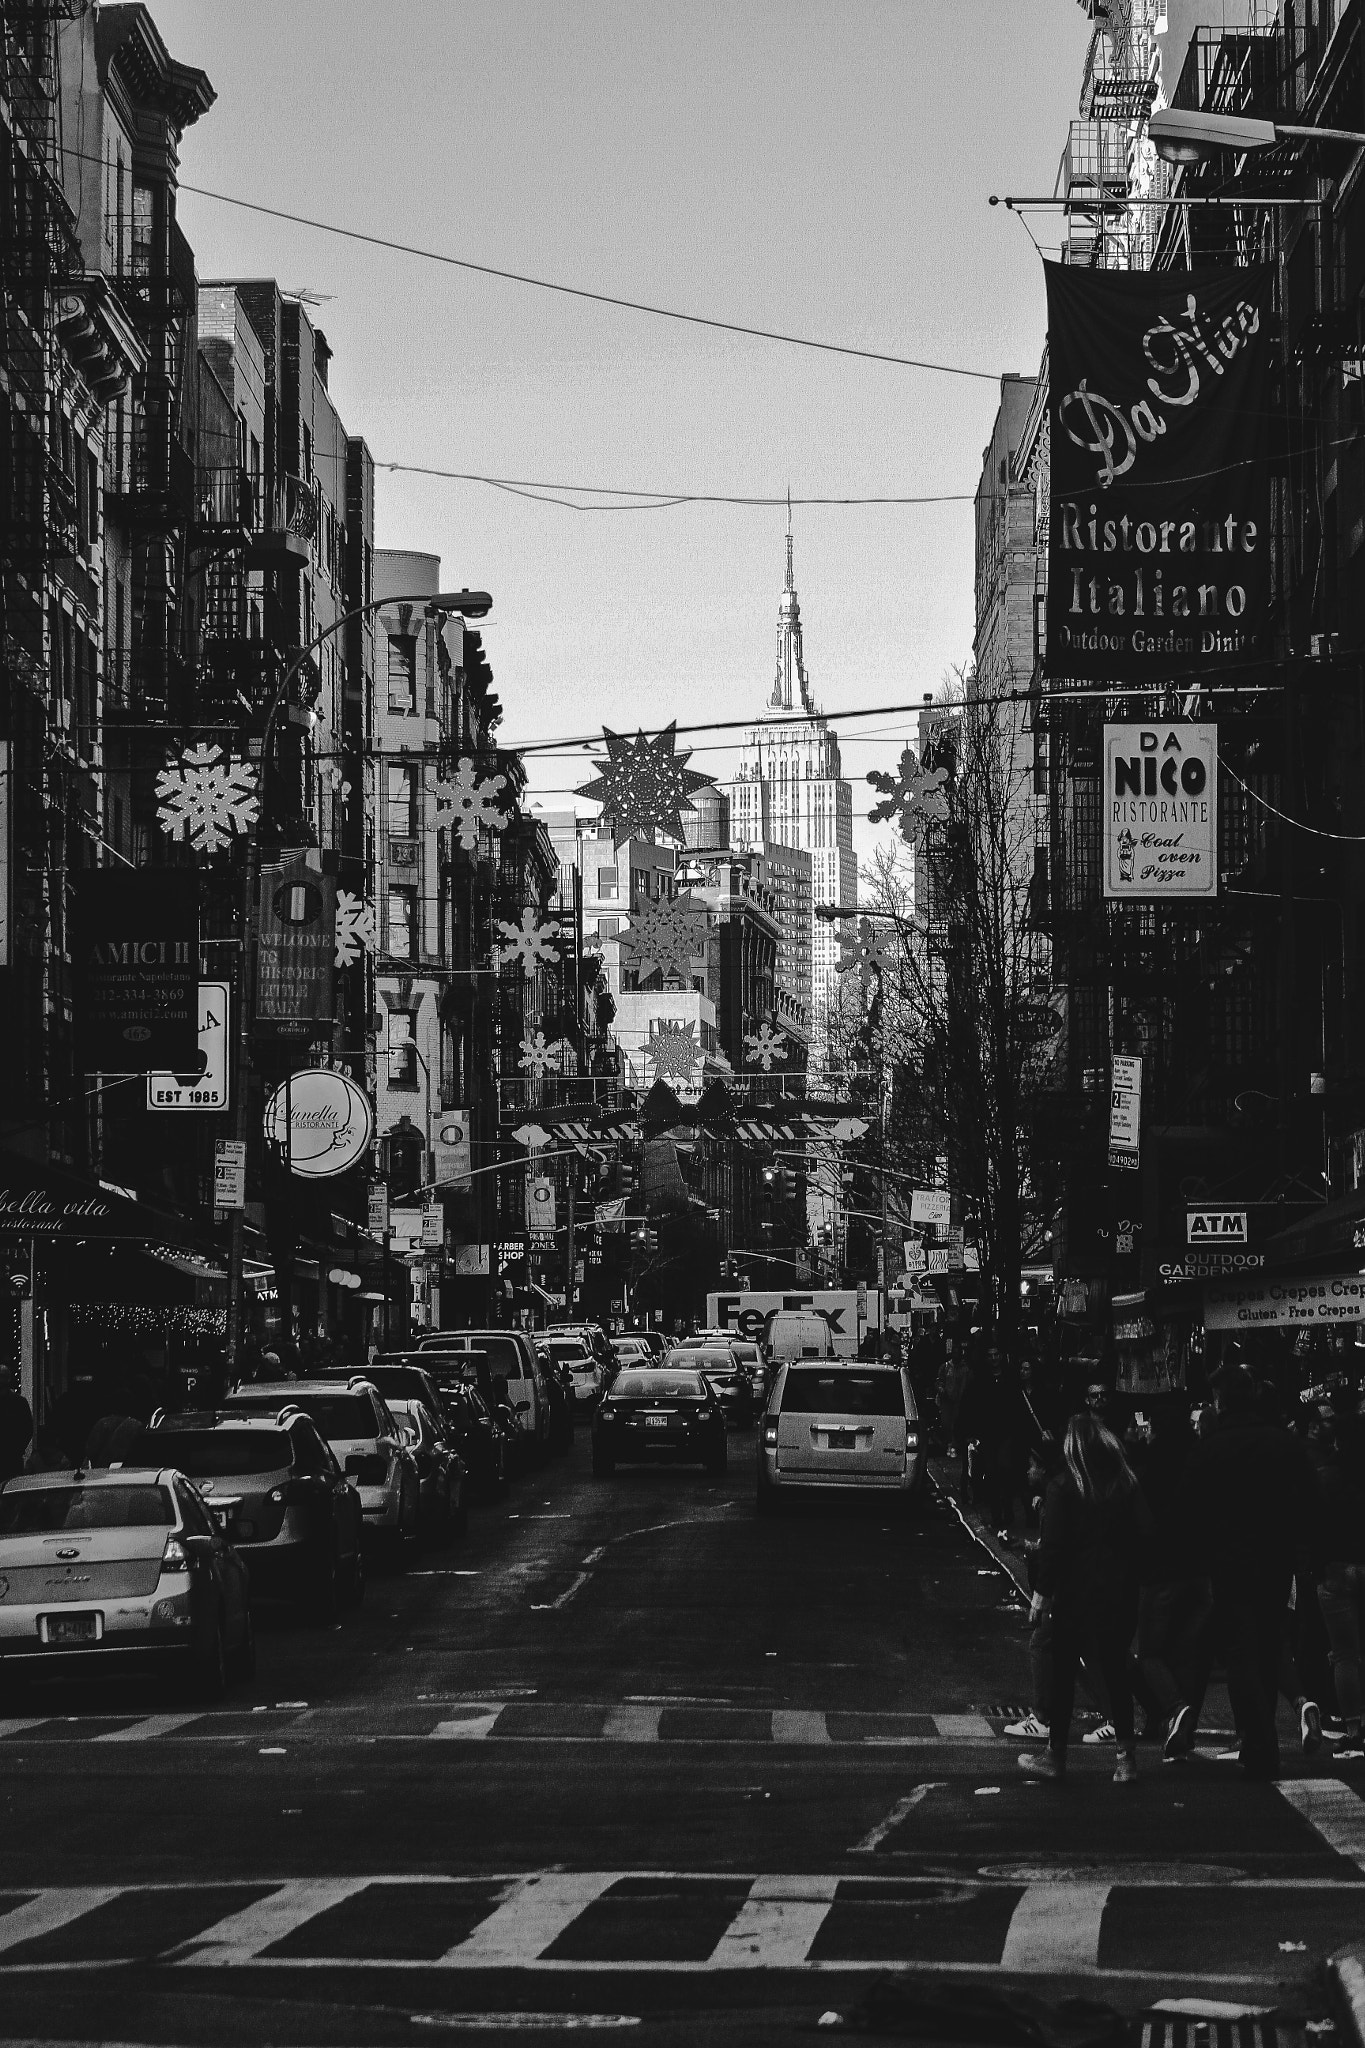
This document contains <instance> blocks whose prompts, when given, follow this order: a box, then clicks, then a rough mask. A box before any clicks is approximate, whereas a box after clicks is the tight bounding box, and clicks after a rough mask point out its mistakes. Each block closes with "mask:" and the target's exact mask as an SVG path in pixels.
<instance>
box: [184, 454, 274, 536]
mask: <svg viewBox="0 0 1365 2048" xmlns="http://www.w3.org/2000/svg"><path fill="white" fill-rule="evenodd" d="M194 525H195V531H196V533H197V534H199V535H201V536H204V537H205V538H210V539H216V540H219V541H223V542H228V543H230V542H232V541H234V540H245V539H247V538H248V537H249V536H250V535H251V534H253V533H255V532H256V530H257V528H258V527H259V525H260V509H259V491H258V485H257V480H256V479H255V478H253V477H251V476H249V475H248V474H247V472H246V470H244V469H239V468H238V467H237V466H236V465H235V464H230V465H228V466H227V467H225V468H218V469H201V470H200V471H199V472H198V474H197V476H196V479H195V508H194Z"/></svg>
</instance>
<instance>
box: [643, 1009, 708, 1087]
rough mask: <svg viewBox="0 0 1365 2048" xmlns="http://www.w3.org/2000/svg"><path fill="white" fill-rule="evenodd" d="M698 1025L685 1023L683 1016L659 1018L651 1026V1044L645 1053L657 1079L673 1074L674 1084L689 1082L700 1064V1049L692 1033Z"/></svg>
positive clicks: (660, 1079)
mask: <svg viewBox="0 0 1365 2048" xmlns="http://www.w3.org/2000/svg"><path fill="white" fill-rule="evenodd" d="M696 1028H697V1027H696V1025H695V1024H684V1023H683V1021H682V1019H681V1018H680V1017H656V1018H654V1019H653V1020H652V1021H651V1023H650V1027H649V1043H648V1045H647V1046H646V1047H645V1051H646V1053H647V1054H648V1056H649V1058H650V1059H652V1060H653V1062H654V1078H655V1080H656V1081H662V1080H663V1079H664V1078H665V1076H668V1075H671V1076H672V1078H673V1079H674V1080H675V1081H690V1080H691V1079H692V1076H693V1074H694V1073H695V1072H696V1070H697V1068H698V1066H699V1065H700V1064H701V1047H700V1046H699V1045H698V1043H697V1041H696V1039H695V1037H694V1036H693V1033H694V1032H695V1030H696Z"/></svg>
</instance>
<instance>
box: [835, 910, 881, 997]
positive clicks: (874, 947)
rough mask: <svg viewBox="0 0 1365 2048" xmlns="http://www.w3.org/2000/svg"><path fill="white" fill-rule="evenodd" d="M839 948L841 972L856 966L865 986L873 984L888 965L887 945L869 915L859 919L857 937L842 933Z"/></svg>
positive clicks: (860, 979) (859, 977)
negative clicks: (846, 936)
mask: <svg viewBox="0 0 1365 2048" xmlns="http://www.w3.org/2000/svg"><path fill="white" fill-rule="evenodd" d="M839 950H840V954H841V958H840V961H839V972H840V973H841V974H846V973H847V972H848V971H849V970H850V968H855V969H856V970H857V974H858V979H859V981H860V982H861V983H862V985H863V987H864V988H868V987H870V986H871V983H872V981H873V980H874V978H876V977H878V976H880V974H881V972H882V969H883V968H884V967H885V965H886V947H885V945H884V944H883V943H882V940H881V939H880V938H879V937H878V935H877V929H876V927H875V925H874V924H873V923H872V920H871V919H870V918H867V917H860V918H859V919H858V931H857V936H856V937H849V938H845V937H844V936H843V935H842V934H840V938H839Z"/></svg>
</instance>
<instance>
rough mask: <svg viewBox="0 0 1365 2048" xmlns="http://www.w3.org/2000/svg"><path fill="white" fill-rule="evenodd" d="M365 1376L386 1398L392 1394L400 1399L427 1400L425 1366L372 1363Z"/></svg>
mask: <svg viewBox="0 0 1365 2048" xmlns="http://www.w3.org/2000/svg"><path fill="white" fill-rule="evenodd" d="M365 1377H366V1379H367V1380H368V1381H369V1382H370V1385H371V1386H372V1387H373V1388H374V1389H375V1390H376V1392H378V1393H380V1394H382V1395H383V1396H384V1398H385V1400H388V1399H389V1397H390V1396H391V1395H392V1396H393V1397H394V1398H395V1399H397V1400H399V1401H425V1400H426V1398H427V1374H426V1370H425V1368H424V1367H418V1366H415V1365H372V1366H371V1367H370V1369H369V1371H368V1372H367V1373H366V1375H365Z"/></svg>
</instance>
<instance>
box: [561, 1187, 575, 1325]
mask: <svg viewBox="0 0 1365 2048" xmlns="http://www.w3.org/2000/svg"><path fill="white" fill-rule="evenodd" d="M577 1193H578V1155H577V1153H575V1154H574V1156H573V1158H572V1159H571V1160H570V1162H569V1252H568V1258H567V1259H566V1261H565V1267H566V1270H565V1274H564V1309H565V1313H566V1314H567V1315H568V1316H570V1317H572V1315H573V1290H574V1274H575V1273H576V1271H577V1267H576V1265H575V1263H574V1201H575V1197H576V1196H577Z"/></svg>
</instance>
